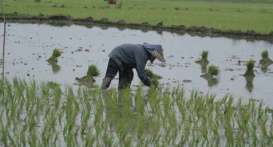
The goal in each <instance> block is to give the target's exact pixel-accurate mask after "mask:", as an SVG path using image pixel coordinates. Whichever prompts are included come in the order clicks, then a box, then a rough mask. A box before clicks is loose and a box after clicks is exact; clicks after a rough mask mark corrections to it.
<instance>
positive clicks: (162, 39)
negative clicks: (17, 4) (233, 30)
mask: <svg viewBox="0 0 273 147" xmlns="http://www.w3.org/2000/svg"><path fill="white" fill-rule="evenodd" d="M1 27H2V25H1ZM0 31H2V29H0ZM0 33H2V32H0ZM143 42H148V43H159V44H162V46H163V48H164V49H165V50H164V52H165V55H166V57H167V58H166V59H167V63H166V66H160V64H159V62H157V61H156V62H155V63H154V64H152V65H149V69H151V70H152V71H153V72H155V73H156V74H159V75H160V76H162V77H163V79H161V84H163V85H165V86H167V85H169V86H177V85H183V87H184V89H186V90H187V91H190V90H200V91H202V92H205V93H207V92H209V93H211V94H217V95H218V96H224V95H225V94H232V95H233V96H234V97H246V98H250V97H258V98H262V100H263V101H264V102H265V103H266V104H268V105H273V99H272V95H273V90H272V89H271V88H270V87H273V82H269V81H273V73H272V72H273V66H268V67H267V68H266V69H267V70H266V71H267V72H266V73H264V72H263V70H261V69H260V68H256V67H255V70H256V71H257V72H255V74H256V77H255V81H254V84H255V86H252V90H251V91H252V92H251V93H249V90H248V89H247V88H246V85H245V84H246V83H245V79H244V78H243V77H242V76H240V75H241V74H244V71H245V64H244V63H245V61H248V60H249V59H255V60H259V59H260V58H261V57H260V54H261V52H262V50H261V49H267V50H268V53H269V56H271V58H272V56H273V44H271V43H269V42H265V41H247V40H243V39H241V40H237V39H229V38H224V37H199V36H191V35H189V34H184V35H179V34H176V33H171V32H166V31H162V32H161V33H160V34H159V33H158V32H156V31H147V32H143V31H141V30H136V29H126V28H124V29H123V30H119V29H117V28H114V27H105V28H103V29H102V28H101V27H99V26H94V27H90V28H87V27H84V26H78V25H71V26H64V27H55V26H50V25H44V24H19V23H10V24H8V27H7V41H6V43H7V44H6V45H7V46H6V49H7V55H6V66H5V67H6V69H5V71H6V72H7V73H9V74H6V75H7V78H9V79H11V78H13V77H19V78H26V79H30V80H32V78H33V77H32V76H30V77H28V76H27V74H28V73H30V74H31V75H34V77H35V79H37V80H39V81H54V82H58V83H61V84H62V85H65V86H66V85H75V83H76V82H77V80H75V77H80V76H82V75H84V74H85V72H86V69H87V68H88V65H91V64H95V65H96V66H97V67H98V69H99V70H100V72H101V73H102V75H101V76H99V77H98V78H96V83H97V84H98V85H100V83H101V81H102V78H103V75H104V73H105V70H106V67H107V61H108V54H109V53H110V51H111V50H112V49H113V48H114V47H116V46H118V45H120V44H123V43H143ZM0 46H1V44H0ZM54 48H59V49H61V50H62V51H63V54H62V58H60V59H59V61H58V64H57V65H51V66H48V63H47V62H46V60H47V59H48V57H49V56H50V55H51V51H52V49H54ZM204 50H206V51H208V52H209V55H208V60H209V61H210V64H213V65H218V66H219V68H220V69H219V70H220V71H222V72H221V74H220V75H219V78H218V79H217V80H216V79H212V80H209V81H208V80H206V79H204V78H201V77H200V73H205V71H206V66H201V69H200V65H198V64H195V61H196V60H198V58H199V57H200V54H201V53H202V51H204ZM238 63H243V64H238ZM60 67H61V68H60ZM134 75H135V78H134V81H133V86H136V85H139V83H140V80H139V79H138V78H137V74H136V73H135V74H134ZM231 79H232V80H231ZM187 81H190V82H187ZM112 83H113V84H112V85H111V86H112V88H113V87H117V83H118V81H117V79H115V80H114V81H113V82H112ZM209 86H211V87H209Z"/></svg>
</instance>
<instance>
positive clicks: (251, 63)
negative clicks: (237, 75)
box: [244, 60, 255, 77]
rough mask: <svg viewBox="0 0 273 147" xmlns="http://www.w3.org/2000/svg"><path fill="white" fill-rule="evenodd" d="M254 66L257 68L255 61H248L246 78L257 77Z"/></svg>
mask: <svg viewBox="0 0 273 147" xmlns="http://www.w3.org/2000/svg"><path fill="white" fill-rule="evenodd" d="M254 66H255V61H254V60H249V61H247V63H246V72H245V74H244V76H245V77H250V76H255V73H254Z"/></svg>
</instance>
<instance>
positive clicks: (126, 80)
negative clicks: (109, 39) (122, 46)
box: [105, 58, 134, 89]
mask: <svg viewBox="0 0 273 147" xmlns="http://www.w3.org/2000/svg"><path fill="white" fill-rule="evenodd" d="M117 73H119V83H118V89H124V88H128V87H130V86H131V83H132V80H133V77H134V72H133V68H132V67H129V66H128V65H126V64H125V63H122V62H121V61H120V60H119V59H112V58H110V59H109V61H108V66H107V70H106V75H105V77H110V78H112V79H113V78H114V77H115V76H116V75H117Z"/></svg>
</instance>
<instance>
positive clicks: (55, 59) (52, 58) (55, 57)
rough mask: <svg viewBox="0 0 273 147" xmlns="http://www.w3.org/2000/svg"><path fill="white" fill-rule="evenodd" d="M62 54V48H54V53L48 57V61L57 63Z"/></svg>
mask: <svg viewBox="0 0 273 147" xmlns="http://www.w3.org/2000/svg"><path fill="white" fill-rule="evenodd" d="M61 55H62V52H61V51H60V49H57V48H55V49H54V50H53V53H52V55H51V56H50V57H49V58H48V59H47V61H48V62H49V63H57V62H58V57H60V56H61Z"/></svg>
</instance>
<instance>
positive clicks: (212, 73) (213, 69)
mask: <svg viewBox="0 0 273 147" xmlns="http://www.w3.org/2000/svg"><path fill="white" fill-rule="evenodd" d="M208 74H209V75H210V76H212V77H215V76H218V74H219V68H218V67H217V66H215V65H211V66H209V69H208Z"/></svg>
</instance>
